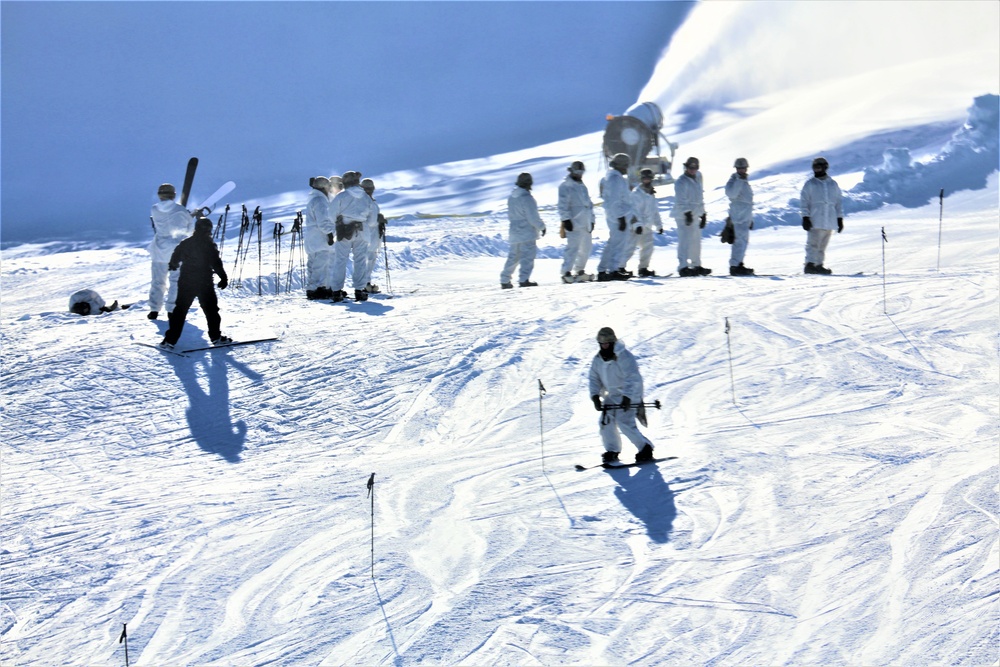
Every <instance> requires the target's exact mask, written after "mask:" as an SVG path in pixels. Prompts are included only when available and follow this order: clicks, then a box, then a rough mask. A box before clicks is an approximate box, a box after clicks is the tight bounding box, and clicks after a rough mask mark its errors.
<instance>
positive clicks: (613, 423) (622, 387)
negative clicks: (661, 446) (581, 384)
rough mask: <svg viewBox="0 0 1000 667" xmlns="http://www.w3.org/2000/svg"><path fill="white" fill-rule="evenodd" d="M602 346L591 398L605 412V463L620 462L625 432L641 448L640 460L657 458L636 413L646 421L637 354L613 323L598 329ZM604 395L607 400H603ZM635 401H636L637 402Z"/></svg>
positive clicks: (602, 427) (594, 369) (602, 424)
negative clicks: (622, 339) (641, 428)
mask: <svg viewBox="0 0 1000 667" xmlns="http://www.w3.org/2000/svg"><path fill="white" fill-rule="evenodd" d="M597 344H598V346H599V348H600V349H599V350H598V352H597V354H596V355H594V360H593V361H592V362H591V364H590V376H589V379H590V399H591V400H592V401H593V402H594V408H595V409H596V410H597V411H598V412H600V413H601V420H600V434H601V440H602V442H603V443H604V454H603V455H602V457H601V460H602V462H603V463H611V464H614V463H617V462H618V455H619V454H620V453H621V451H622V440H621V436H622V435H624V436H625V437H626V438H628V439H629V441H630V442H631V443H632V444H633V445H635V447H636V449H638V450H639V451H638V453H637V454H636V455H635V461H636V463H641V462H643V461H651V460H652V459H653V443H651V442H650V441H649V440H648V439H647V438H646V437H645V436H644V435H643V434H642V433H640V432H639V427H638V426H636V423H635V421H636V417H637V416H638V417H639V420H640V421H641V422H642V423H643V425H645V423H646V419H645V411H641V410H640V408H641V407H642V397H643V387H642V375H640V373H639V365H638V364H637V363H636V360H635V357H634V356H633V355H632V353H631V352H629V351H628V350H627V349H626V348H625V344H624V343H622V342H621V341H620V340H618V337H617V336H615V332H614V330H613V329H612V328H611V327H603V328H602V329H601V330H600V331H598V332H597ZM602 399H603V402H602ZM633 401H634V404H633Z"/></svg>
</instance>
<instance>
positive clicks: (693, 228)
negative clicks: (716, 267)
mask: <svg viewBox="0 0 1000 667" xmlns="http://www.w3.org/2000/svg"><path fill="white" fill-rule="evenodd" d="M700 168H701V163H700V162H699V161H698V158H696V157H689V158H688V159H687V160H686V161H685V162H684V173H683V174H682V175H681V177H680V178H678V179H677V180H676V181H674V208H673V210H672V211H671V215H672V216H673V218H674V220H676V221H677V273H678V275H680V276H681V277H690V276H707V275H708V274H710V273H711V272H712V269H706V268H704V267H703V266H702V265H701V230H703V229H704V228H705V224H706V222H707V220H708V216H707V215H706V214H705V187H704V186H703V185H702V180H701V172H700V171H698V170H699V169H700Z"/></svg>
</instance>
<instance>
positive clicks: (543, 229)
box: [542, 227, 545, 236]
mask: <svg viewBox="0 0 1000 667" xmlns="http://www.w3.org/2000/svg"><path fill="white" fill-rule="evenodd" d="M542 236H545V227H542Z"/></svg>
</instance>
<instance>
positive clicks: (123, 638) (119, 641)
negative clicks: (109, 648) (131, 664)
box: [118, 623, 128, 667]
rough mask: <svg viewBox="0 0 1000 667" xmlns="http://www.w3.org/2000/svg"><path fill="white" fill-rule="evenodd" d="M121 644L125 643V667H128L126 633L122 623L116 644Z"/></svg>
mask: <svg viewBox="0 0 1000 667" xmlns="http://www.w3.org/2000/svg"><path fill="white" fill-rule="evenodd" d="M122 642H124V643H125V667H128V632H127V631H126V627H125V624H124V623H122V633H121V635H119V636H118V643H119V644H121V643H122Z"/></svg>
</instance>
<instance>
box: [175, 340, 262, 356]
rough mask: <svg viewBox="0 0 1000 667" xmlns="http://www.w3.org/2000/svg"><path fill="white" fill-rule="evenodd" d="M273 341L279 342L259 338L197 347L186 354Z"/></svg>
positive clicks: (185, 351) (186, 351)
mask: <svg viewBox="0 0 1000 667" xmlns="http://www.w3.org/2000/svg"><path fill="white" fill-rule="evenodd" d="M272 340H278V339H277V338H257V339H255V340H234V341H233V342H232V343H223V344H222V345H209V346H207V347H195V348H192V349H190V350H184V353H185V354H186V353H188V352H203V351H204V350H224V349H226V348H227V347H237V346H239V345H253V344H254V343H267V342H269V341H272Z"/></svg>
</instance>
